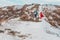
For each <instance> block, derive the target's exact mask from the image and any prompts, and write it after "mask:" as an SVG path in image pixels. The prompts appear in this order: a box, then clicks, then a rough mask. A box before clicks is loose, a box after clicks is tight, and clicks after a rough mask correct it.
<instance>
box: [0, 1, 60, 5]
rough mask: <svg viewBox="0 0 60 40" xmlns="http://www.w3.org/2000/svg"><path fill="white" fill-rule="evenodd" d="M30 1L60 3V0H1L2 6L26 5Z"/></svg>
mask: <svg viewBox="0 0 60 40" xmlns="http://www.w3.org/2000/svg"><path fill="white" fill-rule="evenodd" d="M30 3H40V4H57V5H60V0H0V6H4V5H14V4H18V5H24V4H30Z"/></svg>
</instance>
